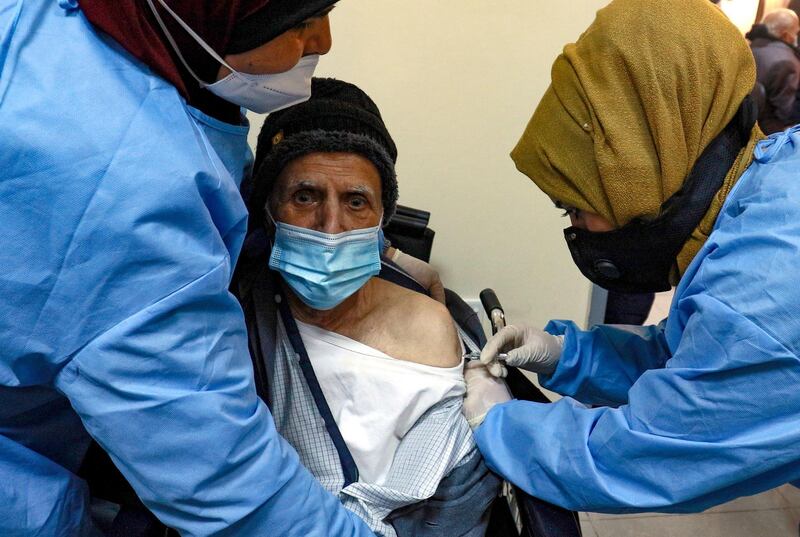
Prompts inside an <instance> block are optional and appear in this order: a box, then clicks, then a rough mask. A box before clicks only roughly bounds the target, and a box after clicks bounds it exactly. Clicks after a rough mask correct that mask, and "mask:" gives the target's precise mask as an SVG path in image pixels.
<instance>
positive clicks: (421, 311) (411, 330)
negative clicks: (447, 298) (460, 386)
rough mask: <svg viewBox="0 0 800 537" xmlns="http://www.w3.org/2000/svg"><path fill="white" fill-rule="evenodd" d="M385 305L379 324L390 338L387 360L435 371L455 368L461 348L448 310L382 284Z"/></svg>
mask: <svg viewBox="0 0 800 537" xmlns="http://www.w3.org/2000/svg"><path fill="white" fill-rule="evenodd" d="M382 288H383V289H382V292H383V295H384V297H385V299H386V301H385V302H384V303H383V304H382V305H381V310H382V311H381V314H380V317H381V318H382V324H383V325H384V329H385V330H386V333H387V335H388V336H389V338H388V341H387V343H388V344H389V345H390V347H391V350H392V351H393V352H387V354H389V355H390V356H393V357H396V358H399V359H402V360H408V361H411V362H416V363H420V364H425V365H431V366H434V367H455V366H457V365H458V364H459V363H460V362H461V345H460V343H459V340H458V332H457V331H456V328H455V325H454V324H453V319H452V317H451V316H450V312H448V311H447V308H446V307H445V306H444V305H443V304H441V303H439V302H437V301H435V300H433V299H432V298H430V297H428V296H426V295H423V294H420V293H417V292H414V291H410V290H408V289H404V288H403V287H400V286H398V285H395V284H392V283H389V282H382Z"/></svg>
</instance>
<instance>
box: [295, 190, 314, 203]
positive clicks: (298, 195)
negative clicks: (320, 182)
mask: <svg viewBox="0 0 800 537" xmlns="http://www.w3.org/2000/svg"><path fill="white" fill-rule="evenodd" d="M294 201H295V202H296V203H302V204H306V203H313V202H314V194H313V192H309V191H307V190H301V191H300V192H295V195H294Z"/></svg>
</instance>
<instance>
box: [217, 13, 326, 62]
mask: <svg viewBox="0 0 800 537" xmlns="http://www.w3.org/2000/svg"><path fill="white" fill-rule="evenodd" d="M337 1H338V0H269V2H268V3H267V5H266V6H264V7H263V8H261V9H259V10H258V11H256V12H255V13H253V14H252V15H250V16H248V17H247V18H245V19H244V20H242V21H241V22H239V23H238V24H237V25H236V28H235V29H234V31H233V35H232V36H231V42H230V43H229V44H228V48H227V49H226V50H225V53H226V54H239V53H241V52H245V51H248V50H253V49H254V48H258V47H260V46H261V45H263V44H265V43H267V42H269V41H272V40H273V39H275V38H276V37H278V36H279V35H281V34H282V33H284V32H286V31H287V30H291V29H292V28H294V27H295V26H297V25H298V24H300V23H301V22H303V21H304V20H306V19H309V18H311V17H313V16H314V15H317V14H319V13H321V12H322V11H324V10H325V9H327V8H329V7H330V6H332V5H333V4H335V3H336V2H337Z"/></svg>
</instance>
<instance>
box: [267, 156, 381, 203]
mask: <svg viewBox="0 0 800 537" xmlns="http://www.w3.org/2000/svg"><path fill="white" fill-rule="evenodd" d="M299 189H314V190H319V191H326V192H353V193H362V194H364V195H369V196H373V197H374V198H375V199H380V197H381V177H380V174H379V173H378V169H377V168H376V167H375V165H374V164H373V163H372V162H371V161H370V160H369V159H367V158H365V157H363V156H362V155H359V154H357V153H325V152H317V153H309V154H306V155H303V156H301V157H298V158H296V159H293V160H291V161H290V162H288V163H287V164H286V166H284V168H283V170H281V173H280V174H279V175H278V180H277V181H276V187H275V190H274V191H273V193H275V194H280V193H286V192H288V191H296V190H299ZM279 197H280V196H279Z"/></svg>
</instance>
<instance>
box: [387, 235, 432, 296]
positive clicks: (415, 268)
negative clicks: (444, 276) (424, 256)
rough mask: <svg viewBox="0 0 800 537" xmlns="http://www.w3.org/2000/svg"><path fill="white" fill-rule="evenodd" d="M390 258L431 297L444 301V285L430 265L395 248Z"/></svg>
mask: <svg viewBox="0 0 800 537" xmlns="http://www.w3.org/2000/svg"><path fill="white" fill-rule="evenodd" d="M390 259H391V260H392V261H394V262H395V263H396V264H397V265H398V266H399V267H400V268H401V269H403V270H405V271H406V272H408V274H409V275H411V277H412V278H414V279H415V280H417V282H419V284H420V285H422V286H423V287H424V288H425V289H427V290H428V292H430V294H431V298H433V299H434V300H438V301H439V302H441V303H442V304H444V303H445V299H444V285H442V280H441V279H440V278H439V273H438V272H436V270H434V268H433V267H432V266H430V265H429V264H427V263H426V262H425V261H422V260H420V259H417V258H416V257H414V256H410V255H408V254H405V253H403V252H401V251H400V250H398V249H397V248H394V254H392V256H391V258H390Z"/></svg>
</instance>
